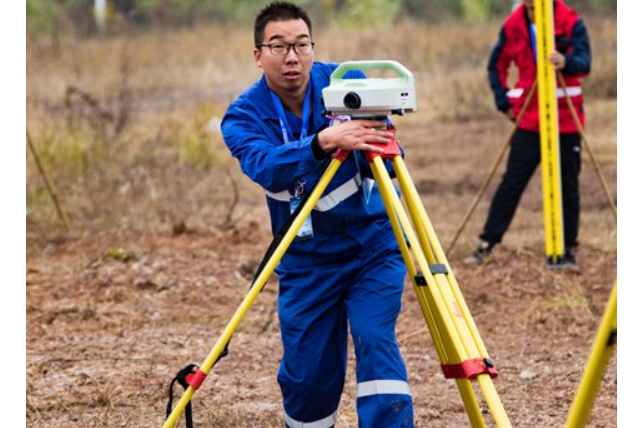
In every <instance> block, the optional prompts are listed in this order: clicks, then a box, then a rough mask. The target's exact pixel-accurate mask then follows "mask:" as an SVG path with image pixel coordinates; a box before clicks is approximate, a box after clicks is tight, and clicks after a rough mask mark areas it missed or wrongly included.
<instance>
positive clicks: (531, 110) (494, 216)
mask: <svg viewBox="0 0 642 428" xmlns="http://www.w3.org/2000/svg"><path fill="white" fill-rule="evenodd" d="M533 1H534V0H523V2H522V4H520V5H519V6H517V8H516V9H515V10H514V11H513V12H512V13H511V15H510V16H509V17H508V18H507V19H506V21H505V22H504V25H503V26H502V28H501V31H500V33H499V40H498V41H497V44H496V45H495V47H494V48H493V50H492V53H491V55H490V59H489V61H488V79H489V82H490V87H491V89H492V91H493V94H494V96H495V104H496V106H497V109H498V110H500V111H502V112H504V113H505V114H506V116H507V117H508V118H509V119H510V120H512V121H515V120H516V118H517V116H518V114H519V112H520V111H521V110H522V108H523V107H524V103H525V102H526V98H527V95H528V93H529V91H530V89H531V87H532V86H533V84H535V82H536V80H537V63H536V58H537V53H536V43H535V31H536V30H535V26H534V24H533V23H534V18H535V11H534V4H533ZM552 1H553V8H554V9H553V14H554V27H555V30H554V31H555V50H554V51H553V53H552V54H551V56H550V57H549V61H550V62H551V63H553V64H554V65H555V69H556V70H559V71H561V74H562V76H563V79H564V82H565V84H566V88H567V94H568V95H569V97H570V99H571V100H572V103H573V107H574V108H575V111H576V112H577V115H578V116H579V119H580V122H581V124H582V127H584V98H583V95H582V86H581V85H580V80H579V78H580V77H584V76H586V75H588V73H589V72H590V68H591V48H590V43H589V37H588V32H587V30H586V27H585V25H584V22H583V21H582V19H581V18H580V17H579V15H578V14H577V12H575V11H574V10H573V9H571V8H570V7H568V6H567V5H566V4H565V3H564V2H563V1H562V0H552ZM511 63H512V64H514V65H515V66H516V67H517V69H518V72H519V73H518V78H517V82H516V83H515V85H514V87H513V88H509V87H508V83H507V80H508V69H509V66H510V65H511ZM557 99H558V116H559V118H558V123H559V132H560V160H561V180H562V205H563V207H562V209H563V219H564V244H565V249H566V250H565V254H564V256H563V257H562V258H561V262H560V263H556V264H551V263H549V264H547V266H548V267H550V268H560V267H561V268H564V269H567V268H568V269H571V270H573V271H579V266H578V264H577V260H576V258H575V254H576V250H577V246H578V240H577V238H578V230H579V219H580V188H579V174H580V169H581V144H580V141H581V137H580V133H579V131H580V130H578V129H577V126H576V124H575V121H574V120H573V116H572V112H571V110H570V109H569V106H568V103H567V102H566V100H565V96H564V92H563V90H562V88H561V83H560V82H558V89H557ZM510 144H511V147H510V153H509V155H508V161H507V164H506V171H505V173H504V175H503V177H502V180H501V183H500V185H499V187H498V188H497V191H496V192H495V194H494V196H493V199H492V202H491V206H490V210H489V213H488V218H487V220H486V223H485V225H484V229H483V231H482V233H481V234H480V235H479V238H480V242H479V245H478V247H477V249H476V250H475V252H473V253H472V254H471V255H469V256H468V257H467V258H466V259H465V262H466V263H467V264H482V263H484V262H485V261H486V260H488V259H489V256H490V255H491V254H492V250H493V247H494V246H495V245H497V244H498V243H500V242H501V240H502V237H503V235H504V233H505V232H506V231H507V230H508V227H509V226H510V223H511V221H512V219H513V217H514V215H515V211H516V210H517V206H518V204H519V200H520V198H521V196H522V193H523V192H524V189H525V188H526V185H527V184H528V182H529V180H530V178H531V177H532V175H533V173H534V172H535V170H536V169H537V166H538V165H539V163H540V136H539V111H538V102H537V95H536V93H535V94H534V96H533V97H532V99H531V102H530V104H529V105H528V106H526V110H525V113H524V115H523V117H522V119H521V120H520V122H519V124H517V130H516V132H515V134H514V136H513V138H512V140H511V143H510Z"/></svg>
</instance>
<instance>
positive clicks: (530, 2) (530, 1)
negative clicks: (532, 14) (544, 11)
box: [524, 0, 535, 9]
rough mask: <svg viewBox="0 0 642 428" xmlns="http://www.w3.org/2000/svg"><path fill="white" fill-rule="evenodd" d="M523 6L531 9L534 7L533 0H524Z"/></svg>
mask: <svg viewBox="0 0 642 428" xmlns="http://www.w3.org/2000/svg"><path fill="white" fill-rule="evenodd" d="M524 6H526V7H527V8H529V9H533V8H534V7H535V0H524Z"/></svg>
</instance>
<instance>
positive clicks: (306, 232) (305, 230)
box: [290, 198, 314, 241]
mask: <svg viewBox="0 0 642 428" xmlns="http://www.w3.org/2000/svg"><path fill="white" fill-rule="evenodd" d="M302 200H303V199H301V198H290V214H292V213H294V211H296V209H297V208H298V207H299V205H300V204H301V201H302ZM313 237H314V232H313V230H312V215H311V214H308V216H307V217H306V219H305V220H304V221H303V224H302V225H301V228H299V231H298V232H297V234H296V238H295V241H302V240H305V239H311V238H313Z"/></svg>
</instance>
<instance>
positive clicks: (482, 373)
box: [163, 138, 511, 428]
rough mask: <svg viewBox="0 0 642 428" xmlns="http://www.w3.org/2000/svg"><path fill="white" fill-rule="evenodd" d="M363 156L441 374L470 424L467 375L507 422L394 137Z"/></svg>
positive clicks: (220, 346)
mask: <svg viewBox="0 0 642 428" xmlns="http://www.w3.org/2000/svg"><path fill="white" fill-rule="evenodd" d="M348 154H349V152H345V151H341V150H339V151H338V152H337V153H335V155H334V156H333V159H332V161H331V163H330V165H329V166H328V168H327V170H326V171H325V173H324V174H323V176H322V177H321V179H320V181H319V183H318V184H317V186H316V187H315V188H314V190H313V191H312V193H311V195H310V196H309V198H308V199H307V201H306V202H305V203H304V204H302V208H301V210H300V212H299V213H298V215H296V217H295V219H294V221H293V223H292V225H291V226H290V228H289V229H288V231H287V232H286V233H285V235H284V236H283V239H282V240H281V242H280V243H279V244H278V246H277V247H276V249H275V251H274V252H273V254H272V255H271V256H270V258H269V260H268V261H267V262H266V264H265V266H264V268H263V270H262V271H261V272H260V274H258V275H257V277H256V279H255V281H254V283H253V284H252V287H251V289H250V291H249V292H248V294H247V296H246V297H245V299H244V300H243V302H242V303H241V306H240V307H239V308H238V309H237V311H236V313H235V314H234V316H233V317H232V319H231V320H230V322H229V323H228V325H227V326H226V328H225V330H224V332H223V334H222V335H221V337H220V338H219V339H218V341H217V342H216V344H215V345H214V347H213V348H212V350H211V351H210V354H209V355H208V356H207V358H206V359H205V361H204V362H203V364H202V365H201V366H200V367H197V368H196V369H195V370H194V373H192V374H191V375H190V376H188V378H187V384H188V385H189V386H188V387H187V389H186V391H185V393H184V394H183V396H182V397H181V399H180V400H179V402H178V404H177V405H176V406H175V407H174V409H173V410H172V411H171V414H169V416H168V418H167V420H166V421H165V423H164V425H163V428H170V427H173V426H174V424H175V423H176V421H177V419H178V417H179V416H180V415H181V413H182V411H183V410H184V409H185V407H186V406H187V404H188V403H189V401H190V400H191V398H192V396H193V395H194V393H195V391H196V390H197V389H198V387H199V386H200V385H201V384H202V382H203V381H204V379H205V377H206V376H207V374H208V373H209V371H210V369H211V368H212V366H213V365H214V364H215V362H216V361H217V360H218V359H219V358H220V356H221V354H222V353H223V351H224V350H225V347H226V345H227V343H228V342H229V341H230V338H231V337H232V333H233V332H234V331H235V330H236V328H237V327H238V325H239V324H240V322H241V320H242V318H243V316H244V315H245V313H246V312H247V310H248V309H249V307H250V306H251V305H252V303H253V301H254V299H255V298H256V297H257V296H258V294H259V293H260V291H261V290H262V289H263V287H264V285H265V283H266V282H267V280H268V278H269V277H270V275H271V274H272V272H273V271H274V269H275V268H276V266H277V264H278V263H279V261H280V259H281V257H282V256H283V254H284V253H285V251H286V250H287V248H288V247H289V246H290V244H291V243H292V241H293V240H294V237H295V236H296V233H297V231H298V230H299V228H300V227H301V226H302V224H303V222H304V220H305V219H306V217H307V216H308V215H309V214H310V212H311V211H312V209H313V208H314V206H315V205H316V203H317V201H318V200H319V198H320V197H321V195H322V193H323V191H324V190H325V189H326V187H327V186H328V184H329V183H330V180H331V179H332V177H333V176H334V175H335V173H336V172H337V170H338V169H339V167H340V166H341V164H342V163H343V161H344V160H345V159H346V157H347V156H348ZM364 155H365V156H366V157H367V159H368V161H369V162H370V166H371V169H372V171H373V173H374V177H375V180H376V182H377V185H378V186H379V189H380V192H381V195H382V197H383V201H384V204H385V206H386V210H387V212H388V216H389V218H390V221H391V225H392V227H393V230H394V233H395V236H396V239H397V241H398V244H399V246H400V249H401V252H402V255H403V259H404V262H405V264H406V266H407V269H408V274H409V276H410V279H411V280H412V283H413V286H414V290H415V292H416V295H417V297H418V299H419V304H420V306H421V310H422V312H423V314H424V318H425V320H426V323H427V325H428V328H429V331H430V333H431V335H432V338H433V342H434V343H435V346H436V348H437V353H438V355H439V359H440V361H441V364H442V369H443V371H444V375H445V377H446V378H450V379H455V381H456V383H457V387H458V389H459V392H460V394H461V396H462V399H463V402H464V407H465V409H466V412H467V414H468V417H469V420H470V423H471V426H472V427H475V428H482V427H485V426H486V424H485V421H484V418H483V416H482V412H481V409H480V406H479V404H478V401H477V399H476V397H475V391H474V389H473V383H472V381H473V380H477V382H478V384H479V388H480V390H481V391H482V393H483V395H484V397H485V400H486V403H487V407H488V409H489V410H490V414H491V415H492V417H493V419H494V421H495V424H496V426H498V427H501V428H505V427H510V426H511V424H510V421H509V419H508V416H507V415H506V412H505V411H504V408H503V406H502V403H501V401H500V399H499V396H498V394H497V391H496V389H495V387H494V384H493V381H492V378H494V377H496V376H497V372H496V369H495V367H494V365H493V362H492V361H491V359H490V357H489V355H488V352H487V350H486V348H485V346H484V344H483V342H482V340H481V337H480V335H479V332H478V331H477V328H476V326H475V323H474V321H473V319H472V316H471V314H470V311H469V310H468V307H467V306H466V303H465V302H464V298H463V296H462V293H461V291H460V289H459V287H458V285H457V282H456V280H455V276H454V274H453V272H452V269H451V268H450V265H449V264H448V261H447V260H446V257H445V255H444V252H443V249H442V248H441V245H440V244H439V241H438V239H437V236H436V234H435V231H434V229H433V227H432V225H431V223H430V220H429V219H428V215H427V214H426V211H425V210H424V209H423V207H422V205H421V200H420V198H419V194H418V193H417V190H416V188H415V187H414V184H413V182H412V179H411V178H410V174H409V172H408V170H407V169H406V166H405V164H404V161H403V159H402V157H401V150H400V149H399V145H398V143H397V141H396V140H395V139H394V138H393V139H391V140H390V142H389V144H388V145H387V146H386V147H385V152H384V153H383V154H371V153H364ZM384 159H388V160H390V161H391V162H392V164H393V166H394V170H395V173H396V174H397V177H398V180H399V183H400V186H401V191H402V194H403V197H404V199H405V201H406V204H407V206H408V208H409V212H410V218H411V219H412V220H410V219H409V217H408V215H407V214H406V212H405V211H404V208H403V206H402V203H401V200H400V198H399V197H398V195H397V192H396V189H395V187H394V185H393V183H392V181H391V178H390V176H389V175H388V172H387V170H386V168H385V165H384ZM413 225H414V229H413ZM413 255H414V261H413Z"/></svg>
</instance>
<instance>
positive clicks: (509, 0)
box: [26, 0, 617, 38]
mask: <svg viewBox="0 0 642 428" xmlns="http://www.w3.org/2000/svg"><path fill="white" fill-rule="evenodd" d="M294 2H295V3H297V4H300V5H302V6H304V7H305V8H306V9H307V10H308V11H309V12H310V14H311V16H312V19H313V21H314V22H315V23H316V24H318V25H324V24H328V23H330V22H337V23H339V24H341V25H344V26H348V27H353V26H357V27H358V26H365V25H391V24H394V23H395V22H397V21H399V20H411V21H414V22H417V23H433V24H436V23H442V22H452V21H464V22H469V23H483V22H486V21H488V20H491V19H494V18H497V17H501V16H504V15H505V14H506V12H507V10H508V9H509V8H510V7H511V5H514V4H517V3H519V0H430V1H426V0H322V1H313V0H294ZM26 3H27V33H28V34H29V36H31V37H32V38H37V37H38V36H41V35H43V34H48V35H56V34H59V33H60V32H64V31H74V32H79V33H80V34H83V35H87V34H92V33H97V32H98V26H97V24H96V20H95V19H94V16H95V13H94V12H95V7H96V4H98V3H99V2H97V1H95V0H56V1H52V0H27V2H26ZM105 3H106V10H107V17H108V22H109V28H108V29H107V30H108V31H113V32H120V31H122V30H123V28H124V27H126V28H131V29H139V28H149V27H165V28H167V27H168V26H171V27H184V26H188V27H189V26H193V25H195V24H198V23H205V22H220V23H226V24H229V23H239V24H245V25H247V24H250V23H251V22H252V21H253V19H254V15H255V13H256V11H257V10H259V9H260V8H261V7H262V6H263V5H265V4H267V3H268V2H267V1H266V0H107V1H105ZM569 4H570V5H571V6H572V7H573V8H575V9H576V10H577V11H578V12H580V14H593V15H603V16H604V15H609V16H614V15H615V14H616V13H617V0H582V1H572V2H569Z"/></svg>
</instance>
